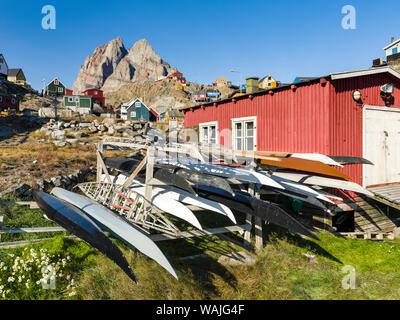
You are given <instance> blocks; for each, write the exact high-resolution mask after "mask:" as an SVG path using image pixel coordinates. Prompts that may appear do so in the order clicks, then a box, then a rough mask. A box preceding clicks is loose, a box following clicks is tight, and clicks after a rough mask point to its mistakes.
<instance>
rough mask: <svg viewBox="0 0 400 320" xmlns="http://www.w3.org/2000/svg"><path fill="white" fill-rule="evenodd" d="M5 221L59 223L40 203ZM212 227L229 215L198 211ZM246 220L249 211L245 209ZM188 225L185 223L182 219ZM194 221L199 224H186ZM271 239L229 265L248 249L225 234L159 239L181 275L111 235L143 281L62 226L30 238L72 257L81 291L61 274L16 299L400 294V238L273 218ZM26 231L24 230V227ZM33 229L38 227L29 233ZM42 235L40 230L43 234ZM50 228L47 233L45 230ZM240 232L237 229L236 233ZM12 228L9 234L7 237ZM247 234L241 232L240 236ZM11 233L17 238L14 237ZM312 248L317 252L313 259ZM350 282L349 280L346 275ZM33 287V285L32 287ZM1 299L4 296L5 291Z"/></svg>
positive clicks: (10, 224)
mask: <svg viewBox="0 0 400 320" xmlns="http://www.w3.org/2000/svg"><path fill="white" fill-rule="evenodd" d="M0 210H1V211H0V214H2V215H4V217H5V221H4V222H5V227H7V228H14V227H44V226H54V224H53V223H52V222H50V221H48V220H46V219H44V218H43V213H42V212H41V211H40V210H31V209H29V208H28V207H18V206H3V207H1V209H0ZM196 215H197V216H198V218H199V220H200V222H201V223H202V225H203V226H204V227H206V228H210V227H218V226H221V225H228V224H229V221H227V220H225V217H222V216H221V217H219V216H218V215H215V214H210V213H200V212H199V213H196ZM238 218H239V219H238V220H239V223H243V217H240V216H238ZM175 222H176V223H177V224H179V226H180V227H183V224H182V223H179V222H178V221H175ZM185 227H186V228H187V229H191V228H190V227H188V226H185ZM264 235H265V239H266V242H265V246H264V248H263V249H262V250H260V251H259V252H258V254H257V256H256V263H255V264H254V265H250V266H245V265H241V266H224V265H221V264H219V263H218V262H217V260H218V258H219V257H220V256H222V255H227V254H229V253H231V252H237V251H244V249H243V248H241V247H239V246H237V245H234V244H232V243H230V242H227V241H224V240H222V239H221V238H219V237H217V236H205V237H197V238H188V239H180V240H172V241H163V242H159V243H157V245H158V246H159V248H160V249H161V250H162V251H163V252H164V254H165V255H166V257H167V258H168V260H169V261H170V262H171V264H172V265H173V267H174V269H175V271H176V272H177V274H178V277H179V280H176V279H175V278H173V277H172V276H171V275H170V274H169V273H168V272H167V271H165V270H164V269H163V268H162V267H161V266H160V265H158V264H157V263H156V262H154V261H153V260H151V259H149V258H148V257H146V256H144V255H143V254H141V253H140V252H138V251H137V250H134V249H132V248H130V247H129V246H127V245H126V244H124V243H123V242H122V241H120V240H117V239H115V238H114V237H110V238H111V239H112V240H113V241H114V242H115V243H116V244H117V245H118V246H119V247H120V248H121V250H122V252H123V253H124V255H125V256H126V258H127V260H128V262H129V264H130V265H131V267H132V269H133V270H134V272H135V274H136V275H137V277H138V280H139V282H140V286H137V285H135V284H134V283H133V282H132V281H131V280H130V279H129V278H128V277H127V275H126V274H125V273H124V272H123V271H122V270H121V269H120V268H119V267H118V266H117V265H115V264H114V263H113V262H112V261H111V260H110V259H108V258H106V257H105V256H103V255H102V254H100V253H99V252H98V251H97V250H95V249H93V248H92V247H90V246H89V245H87V244H86V243H84V242H82V241H77V240H71V239H66V238H64V237H62V236H61V235H60V234H58V235H57V236H54V234H53V235H48V236H51V238H50V239H48V240H46V241H44V242H41V243H39V244H34V245H31V246H29V248H35V250H40V249H45V250H47V251H46V252H47V254H49V255H51V256H54V257H56V258H57V259H62V258H63V257H67V256H69V257H70V261H69V263H68V264H67V265H66V267H65V270H64V273H65V274H69V275H70V276H71V277H72V278H73V279H74V280H75V283H76V295H74V296H72V297H70V296H68V295H66V294H65V292H66V290H67V289H66V285H67V282H62V281H63V280H60V281H61V282H60V286H61V287H60V288H63V289H62V290H60V291H53V292H48V291H40V294H39V293H38V294H34V293H32V292H31V291H26V290H25V289H24V288H19V289H18V290H17V291H16V292H18V294H16V295H14V296H13V297H11V298H12V299H19V298H20V299H22V298H24V299H25V298H26V299H95V300H96V299H121V300H122V299H222V300H224V299H233V300H236V299H245V300H247V299H255V300H265V299H267V300H283V299H290V300H299V299H301V300H303V299H306V300H332V299H340V300H342V299H343V300H371V299H373V300H385V299H400V265H399V261H400V242H399V241H397V240H396V241H380V242H375V241H365V240H351V239H344V238H338V237H334V236H332V235H330V234H328V233H319V234H318V236H319V237H320V238H321V241H320V242H319V241H314V240H306V239H303V238H301V237H299V236H290V235H289V234H288V233H286V232H284V231H283V230H282V229H279V228H276V227H273V226H271V225H265V227H264ZM19 236H22V235H19ZM24 236H29V237H31V236H33V235H24ZM36 236H37V235H36ZM42 236H43V235H40V237H42ZM229 236H230V237H232V236H233V235H229ZM4 237H5V235H3V236H2V241H4ZM235 237H236V239H237V240H241V236H238V235H236V236H235ZM8 240H9V239H8ZM22 250H23V248H18V249H10V250H0V261H3V260H7V259H9V258H8V254H10V253H11V254H15V255H22V253H23V251H22ZM199 254H206V255H208V256H209V257H208V258H197V259H191V260H183V261H182V260H180V259H179V258H181V257H186V256H191V255H199ZM306 254H311V255H315V261H314V262H313V261H311V260H310V259H309V258H308V257H306ZM345 266H351V268H354V270H355V288H354V289H353V290H347V289H345V288H344V287H343V281H344V279H346V278H345V277H346V276H348V275H349V273H348V272H343V270H344V269H343V268H344V267H345ZM345 283H347V282H346V281H345ZM27 290H28V289H27ZM0 299H1V297H0Z"/></svg>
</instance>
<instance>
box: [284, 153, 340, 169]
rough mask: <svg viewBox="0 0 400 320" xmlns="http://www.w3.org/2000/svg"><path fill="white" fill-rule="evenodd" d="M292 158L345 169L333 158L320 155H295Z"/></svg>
mask: <svg viewBox="0 0 400 320" xmlns="http://www.w3.org/2000/svg"><path fill="white" fill-rule="evenodd" d="M290 157H291V158H299V159H304V160H312V161H319V162H322V163H325V164H327V165H330V166H338V167H342V168H343V166H342V165H341V164H340V163H339V162H336V161H335V160H333V159H332V158H330V157H328V156H326V155H324V154H320V153H293V154H292V155H291V156H290Z"/></svg>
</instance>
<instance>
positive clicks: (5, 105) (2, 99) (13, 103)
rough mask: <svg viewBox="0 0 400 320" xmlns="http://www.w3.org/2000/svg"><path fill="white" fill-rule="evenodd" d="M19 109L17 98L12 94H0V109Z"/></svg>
mask: <svg viewBox="0 0 400 320" xmlns="http://www.w3.org/2000/svg"><path fill="white" fill-rule="evenodd" d="M2 110H15V111H18V110H19V99H18V98H17V97H14V96H9V95H2V94H0V111H2Z"/></svg>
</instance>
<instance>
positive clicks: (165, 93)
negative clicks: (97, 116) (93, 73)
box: [105, 79, 233, 112]
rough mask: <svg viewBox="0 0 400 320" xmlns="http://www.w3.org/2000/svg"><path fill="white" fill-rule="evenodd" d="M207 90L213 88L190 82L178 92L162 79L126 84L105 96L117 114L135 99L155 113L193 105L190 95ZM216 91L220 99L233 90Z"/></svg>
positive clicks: (220, 88) (174, 86)
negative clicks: (124, 104) (123, 106)
mask: <svg viewBox="0 0 400 320" xmlns="http://www.w3.org/2000/svg"><path fill="white" fill-rule="evenodd" d="M207 89H215V88H213V87H211V86H205V85H199V84H197V83H193V82H191V83H189V86H184V87H183V89H182V90H179V89H177V87H176V84H175V82H174V81H173V80H169V79H164V80H163V81H160V82H158V81H146V82H143V83H130V84H126V85H123V86H122V87H121V88H120V89H118V90H116V91H113V92H107V93H105V96H106V100H107V104H108V105H110V106H112V107H113V109H114V111H117V112H118V110H119V109H120V106H121V104H122V103H124V102H128V101H129V100H131V99H136V98H139V99H141V100H142V101H143V102H144V103H145V104H146V105H148V106H149V107H151V108H153V109H154V110H156V111H157V112H160V111H162V112H163V111H165V110H166V109H169V108H172V109H179V108H181V107H185V106H187V105H189V104H193V102H192V100H191V98H192V93H194V92H196V91H201V90H207ZM218 90H219V91H220V92H221V95H222V99H224V98H227V97H228V95H229V94H231V93H232V92H233V89H230V88H228V87H219V88H218Z"/></svg>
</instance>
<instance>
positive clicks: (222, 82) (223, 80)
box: [215, 77, 228, 85]
mask: <svg viewBox="0 0 400 320" xmlns="http://www.w3.org/2000/svg"><path fill="white" fill-rule="evenodd" d="M215 83H216V84H217V85H227V84H228V79H227V78H224V77H221V78H218V79H217V80H216V81H215Z"/></svg>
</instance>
